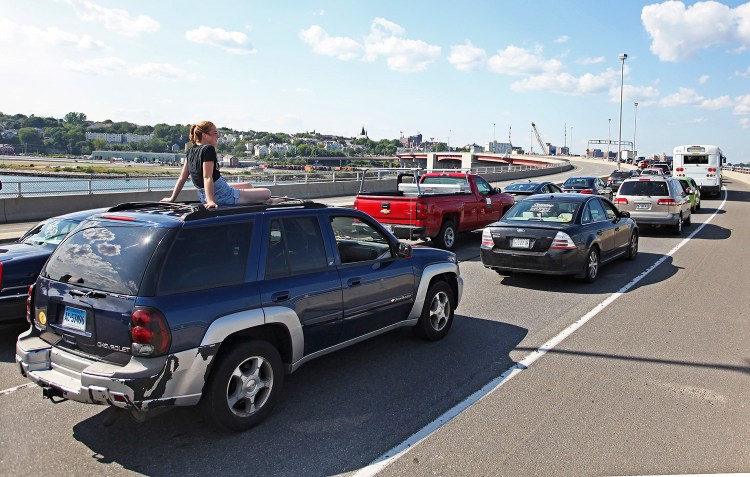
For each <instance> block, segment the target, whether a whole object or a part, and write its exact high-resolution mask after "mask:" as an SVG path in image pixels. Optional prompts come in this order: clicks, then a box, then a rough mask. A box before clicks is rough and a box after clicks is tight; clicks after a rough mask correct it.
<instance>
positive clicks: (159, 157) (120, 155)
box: [91, 151, 186, 165]
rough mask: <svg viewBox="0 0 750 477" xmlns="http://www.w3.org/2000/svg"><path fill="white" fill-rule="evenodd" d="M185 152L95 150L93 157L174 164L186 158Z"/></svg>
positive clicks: (102, 159)
mask: <svg viewBox="0 0 750 477" xmlns="http://www.w3.org/2000/svg"><path fill="white" fill-rule="evenodd" d="M185 157H186V155H185V154H173V153H169V152H145V151H94V152H92V153H91V159H97V160H100V161H133V162H145V163H149V164H156V163H159V164H172V165H179V164H181V163H182V161H183V160H184V159H185Z"/></svg>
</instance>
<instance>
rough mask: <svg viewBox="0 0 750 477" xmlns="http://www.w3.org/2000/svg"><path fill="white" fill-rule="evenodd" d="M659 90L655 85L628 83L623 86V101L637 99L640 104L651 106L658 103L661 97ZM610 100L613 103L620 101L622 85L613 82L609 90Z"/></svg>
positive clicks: (628, 101)
mask: <svg viewBox="0 0 750 477" xmlns="http://www.w3.org/2000/svg"><path fill="white" fill-rule="evenodd" d="M659 94H660V93H659V90H658V89H656V88H655V87H653V86H633V85H630V84H626V85H623V86H622V101H623V102H624V103H630V102H634V101H637V102H638V105H639V106H650V105H652V104H655V103H656V100H657V98H658V97H659ZM609 100H610V102H612V103H619V102H620V85H619V81H617V84H616V85H615V84H613V85H612V86H611V87H610V90H609Z"/></svg>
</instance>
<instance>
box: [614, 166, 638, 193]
mask: <svg viewBox="0 0 750 477" xmlns="http://www.w3.org/2000/svg"><path fill="white" fill-rule="evenodd" d="M639 175H640V172H638V171H637V170H630V169H619V170H617V169H615V170H614V171H612V173H611V174H610V175H609V177H608V178H607V185H609V187H610V188H611V189H612V193H615V192H617V189H619V188H620V184H622V181H624V180H625V179H631V178H633V177H638V176H639Z"/></svg>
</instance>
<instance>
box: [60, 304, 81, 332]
mask: <svg viewBox="0 0 750 477" xmlns="http://www.w3.org/2000/svg"><path fill="white" fill-rule="evenodd" d="M62 325H63V326H64V327H65V328H70V329H72V330H78V331H86V312H85V311H83V310H79V309H78V308H73V307H71V306H66V307H65V313H64V314H63V319H62Z"/></svg>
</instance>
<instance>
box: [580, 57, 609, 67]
mask: <svg viewBox="0 0 750 477" xmlns="http://www.w3.org/2000/svg"><path fill="white" fill-rule="evenodd" d="M606 60H607V59H606V58H604V57H603V56H597V57H595V58H592V57H586V58H581V59H579V60H577V61H576V63H578V64H581V65H595V64H597V63H604V62H605V61H606Z"/></svg>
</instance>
